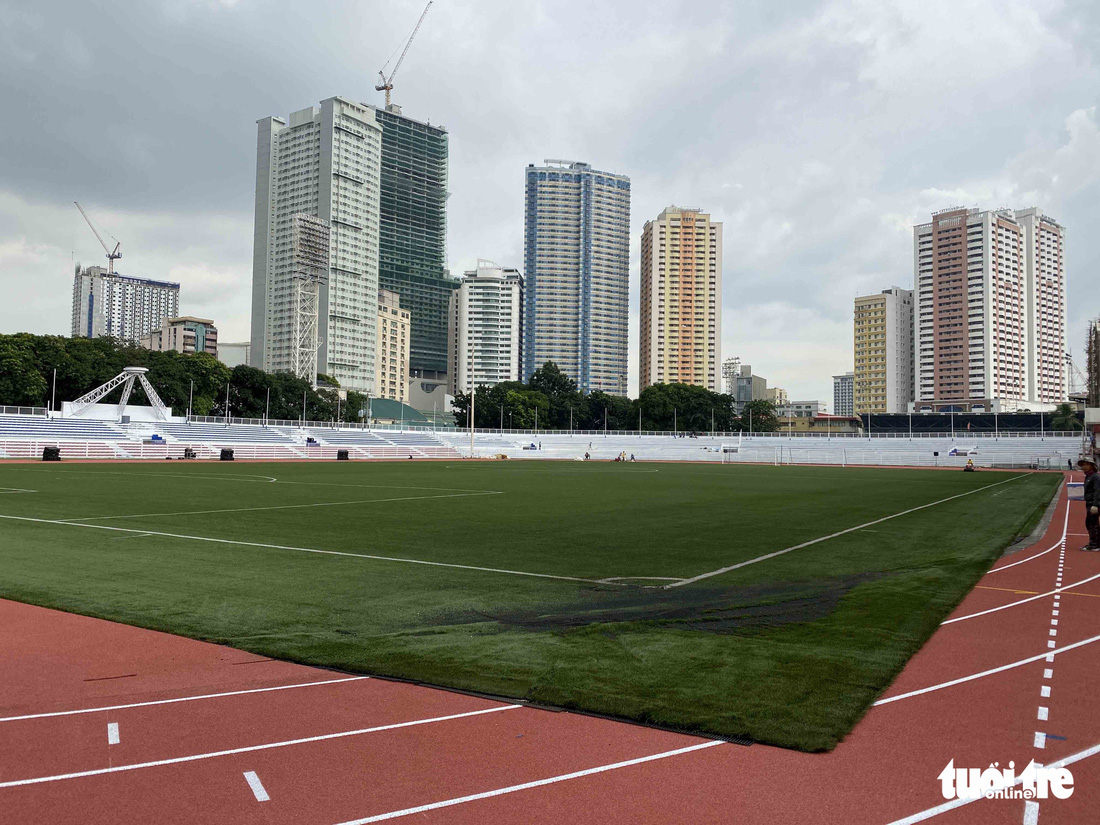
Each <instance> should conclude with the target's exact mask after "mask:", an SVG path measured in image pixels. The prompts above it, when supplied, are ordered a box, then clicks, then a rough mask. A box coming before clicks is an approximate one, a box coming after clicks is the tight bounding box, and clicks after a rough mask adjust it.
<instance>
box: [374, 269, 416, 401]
mask: <svg viewBox="0 0 1100 825" xmlns="http://www.w3.org/2000/svg"><path fill="white" fill-rule="evenodd" d="M410 318H411V314H410V313H409V311H408V310H407V309H405V308H403V307H402V306H401V296H399V295H398V294H397V293H396V292H390V291H389V290H386V289H383V290H381V291H379V293H378V357H377V359H376V360H377V364H378V380H377V384H376V387H377V389H376V390H375V392H376V395H375V397H376V398H388V399H390V400H392V401H400V402H401V403H405V402H407V401H408V400H409V342H410V341H411V340H412V332H411V330H410V325H411V321H410Z"/></svg>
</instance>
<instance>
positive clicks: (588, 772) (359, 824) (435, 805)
mask: <svg viewBox="0 0 1100 825" xmlns="http://www.w3.org/2000/svg"><path fill="white" fill-rule="evenodd" d="M724 744H726V743H725V742H722V741H710V742H702V743H701V744H698V745H690V746H688V747H686V748H677V749H676V750H672V751H664V752H662V753H655V754H652V755H650V756H642V757H639V758H638V759H627V760H626V761H624V762H614V763H612V764H610V765H600V766H599V767H596V768H587V769H585V770H583V771H573V772H572V773H563V774H558V775H557V776H550V777H547V778H546V779H536V780H534V781H533V782H524V783H522V784H520V785H508V786H507V787H504V788H496V789H494V790H491V791H483V792H482V793H475V794H470V795H469V796H457V797H455V798H453V799H444V800H442V801H440V802H430V803H428V804H427V805H418V806H416V807H415V808H403V809H402V810H400V811H390V812H388V813H384V814H375V815H374V816H367V817H363V818H362V819H351V820H348V821H346V822H341V823H340V825H367V823H370V822H382V821H383V820H386V819H397V818H399V817H403V816H411V815H412V814H419V813H425V812H426V811H435V810H439V809H440V808H449V807H451V806H452V805H462V804H464V803H466V802H476V801H477V800H479V799H490V798H492V797H494V796H503V795H504V794H509V793H516V792H517V791H526V790H528V789H529V788H541V787H542V786H544V785H553V784H555V783H557V782H565V781H567V780H570V779H579V778H580V777H582V776H592V775H593V774H597V773H604V772H606V771H614V770H618V769H619V768H628V767H631V766H632V765H640V764H642V763H643V762H653V761H655V760H657V759H668V758H669V757H671V756H679V755H680V754H684V753H691V752H692V751H697V750H702V749H703V748H713V747H714V746H715V745H724Z"/></svg>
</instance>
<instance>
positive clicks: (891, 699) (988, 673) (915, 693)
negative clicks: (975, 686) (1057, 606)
mask: <svg viewBox="0 0 1100 825" xmlns="http://www.w3.org/2000/svg"><path fill="white" fill-rule="evenodd" d="M1094 642H1100V636H1092V637H1091V638H1088V639H1082V640H1081V641H1079V642H1074V643H1073V644H1071V645H1066V646H1065V647H1059V648H1055V649H1054V650H1048V651H1047V652H1046V653H1039V654H1037V655H1035V656H1028V657H1027V658H1026V659H1020V660H1019V661H1016V662H1010V663H1008V664H1007V665H1001V666H1000V667H995V668H991V669H990V670H983V671H982V672H981V673H972V674H970V675H969V676H962V677H960V678H958V679H952V680H951V681H949V682H940V683H939V684H938V685H931V686H929V687H926V688H920V689H919V690H911V691H909V692H908V693H899V694H898V695H897V696H890V697H887V698H886V699H879V700H878V701H877V702H875V704H874V705H873V707H878V706H879V705H888V704H890V703H891V702H898V701H901V700H902V699H909V698H911V697H913V696H920V695H921V694H924V693H932V692H933V691H937V690H943V689H944V688H949V687H954V686H955V685H961V684H962V683H964V682H973V681H974V680H975V679H982V678H984V677H986V676H992V675H993V674H994V673H1002V672H1004V671H1006V670H1012V669H1013V668H1017V667H1022V666H1023V665H1029V664H1031V663H1032V662H1038V661H1039V660H1040V659H1046V660H1047V661H1054V659H1053V657H1054V656H1056V655H1057V654H1059V653H1066V652H1068V651H1070V650H1075V649H1076V648H1079V647H1084V646H1085V645H1091V644H1093V643H1094Z"/></svg>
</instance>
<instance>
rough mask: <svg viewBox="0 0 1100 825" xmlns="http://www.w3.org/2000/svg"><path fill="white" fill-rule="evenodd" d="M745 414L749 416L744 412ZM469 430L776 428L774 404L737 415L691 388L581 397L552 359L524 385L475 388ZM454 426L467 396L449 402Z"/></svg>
mask: <svg viewBox="0 0 1100 825" xmlns="http://www.w3.org/2000/svg"><path fill="white" fill-rule="evenodd" d="M750 411H751V412H750ZM474 416H475V419H476V420H475V426H476V427H478V428H479V429H498V428H500V427H502V426H503V428H504V429H516V430H521V429H522V430H532V429H535V427H536V426H537V427H538V429H540V430H542V429H545V430H566V431H567V430H569V429H574V430H602V429H604V428H605V427H606V429H608V430H637V429H639V427H640V428H641V429H642V430H649V431H676V432H711V431H714V432H736V431H739V430H747V429H748V427H749V422H750V418H751V422H752V429H753V431H755V432H774V431H775V430H777V429H779V419H778V417H777V415H776V411H775V406H774V405H773V404H772V403H771V402H769V401H764V400H758V401H753V402H751V403H749V404H748V405H747V406H746V408H745V410H744V411H743V412H742V414H741V415H738V414H737V413H736V412H735V406H734V400H733V396H731V395H727V394H725V393H717V392H713V391H711V390H708V389H707V388H706V387H697V386H694V385H691V384H653V385H651V386H649V387H646V388H645V389H644V390H642V392H641V394H640V395H639V397H638V398H636V399H630V398H623V397H622V396H618V395H610V394H608V393H605V392H602V391H600V390H595V391H593V392H590V393H588V394H587V395H585V394H584V393H582V392H581V391H580V390H578V389H577V382H576V381H574V380H573V379H571V378H570V377H569V376H567V375H566V374H565V373H563V372H562V371H561V369H560V368H559V367H558V366H557V364H555V363H554V362H552V361H547V362H546V363H545V364H544V365H543V366H541V367H539V368H538V369H537V370H535V371H534V373H532V375H531V379H530V381H527V382H526V383H525V382H523V381H505V382H503V383H500V384H497V385H495V386H493V387H478V388H477V390H476V391H475V395H474ZM454 417H455V426H456V427H460V428H464V427H469V426H470V394H469V393H459V394H457V395H456V396H455V400H454Z"/></svg>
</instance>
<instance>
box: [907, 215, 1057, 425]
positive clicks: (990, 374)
mask: <svg viewBox="0 0 1100 825" xmlns="http://www.w3.org/2000/svg"><path fill="white" fill-rule="evenodd" d="M913 269H914V274H915V280H916V288H917V298H916V305H917V332H916V336H917V341H916V408H917V409H918V410H922V409H932V410H940V409H957V410H971V409H975V408H977V409H981V410H985V411H988V410H990V409H991V408H992V407H993V406H994V405H996V406H997V407H998V408H999V409H1000V410H1001V411H1008V410H1016V409H1028V408H1033V407H1037V406H1040V405H1051V404H1057V403H1059V402H1062V401H1064V400H1065V399H1066V393H1067V386H1066V366H1065V351H1066V280H1065V229H1064V228H1063V227H1062V226H1061V225H1059V224H1058V223H1057V222H1056V221H1054V220H1053V219H1051V218H1049V217H1047V216H1045V215H1043V213H1042V210H1040V209H1034V208H1032V209H1020V210H1013V209H1000V210H997V211H985V212H983V211H980V210H978V209H966V208H965V207H954V208H950V209H943V210H941V211H939V212H936V213H934V214H933V215H932V220H931V221H930V222H929V223H925V224H921V225H919V226H915V227H913Z"/></svg>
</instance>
